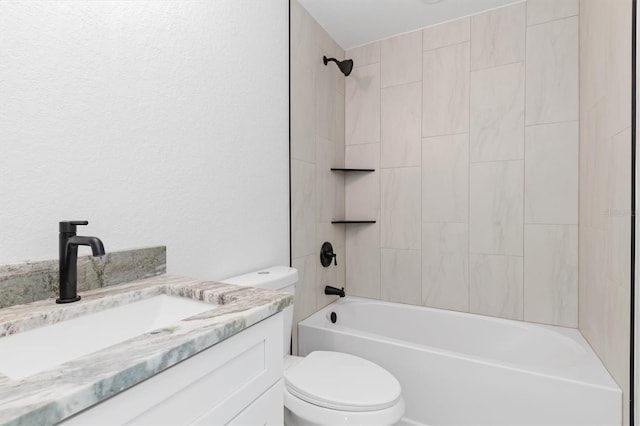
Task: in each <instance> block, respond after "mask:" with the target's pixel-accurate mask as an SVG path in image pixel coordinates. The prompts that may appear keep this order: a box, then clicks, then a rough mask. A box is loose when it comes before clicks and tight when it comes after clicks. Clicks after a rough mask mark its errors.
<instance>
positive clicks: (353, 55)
mask: <svg viewBox="0 0 640 426" xmlns="http://www.w3.org/2000/svg"><path fill="white" fill-rule="evenodd" d="M345 58H347V59H352V60H353V66H354V67H361V66H363V65H371V64H375V63H378V62H380V42H379V41H376V42H373V43H369V44H365V45H364V46H359V47H356V48H353V49H350V50H347V51H346V53H345Z"/></svg>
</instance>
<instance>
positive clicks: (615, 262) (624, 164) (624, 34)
mask: <svg viewBox="0 0 640 426" xmlns="http://www.w3.org/2000/svg"><path fill="white" fill-rule="evenodd" d="M631 6H632V2H631V0H616V1H606V2H605V1H601V0H582V1H581V2H580V231H579V232H580V272H579V274H580V331H581V332H582V334H583V335H584V336H585V338H586V339H587V340H588V341H589V343H590V344H591V346H592V347H593V348H594V349H595V351H596V352H597V353H598V355H599V356H600V359H602V362H603V363H604V364H605V366H606V367H607V369H608V370H609V372H610V373H611V375H612V376H613V377H614V379H615V380H616V382H618V385H620V387H621V388H622V391H623V392H624V397H625V400H626V399H628V396H629V395H628V391H629V385H630V383H629V336H630V335H629V333H630V324H629V323H630V312H629V310H630V262H631V258H630V246H631V218H630V215H631V211H630V209H631V33H632V32H631V18H632V10H631ZM628 408H629V407H628V404H627V403H625V404H624V413H625V414H624V422H625V424H628V422H629V416H628Z"/></svg>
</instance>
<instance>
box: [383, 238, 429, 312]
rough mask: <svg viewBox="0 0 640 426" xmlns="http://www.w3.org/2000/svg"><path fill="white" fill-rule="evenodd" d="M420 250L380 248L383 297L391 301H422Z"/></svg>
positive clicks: (415, 303)
mask: <svg viewBox="0 0 640 426" xmlns="http://www.w3.org/2000/svg"><path fill="white" fill-rule="evenodd" d="M420 262H421V258H420V250H398V249H381V250H380V271H381V272H380V276H381V280H380V287H381V297H382V299H384V300H389V301H391V302H401V303H410V304H412V305H419V304H420V303H421V292H422V289H421V280H420V274H421V266H420Z"/></svg>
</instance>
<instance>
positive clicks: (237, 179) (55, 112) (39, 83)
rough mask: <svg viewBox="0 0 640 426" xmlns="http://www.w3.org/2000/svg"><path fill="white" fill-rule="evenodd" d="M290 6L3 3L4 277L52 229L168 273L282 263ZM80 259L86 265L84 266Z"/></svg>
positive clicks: (49, 240) (215, 274) (34, 254)
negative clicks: (149, 255) (137, 252)
mask: <svg viewBox="0 0 640 426" xmlns="http://www.w3.org/2000/svg"><path fill="white" fill-rule="evenodd" d="M287 16H288V4H287V1H286V0H275V1H268V2H256V1H251V0H218V1H208V0H202V1H197V0H196V1H188V2H183V1H160V2H158V1H143V0H136V1H90V2H74V1H46V2H23V1H2V2H1V3H0V99H1V101H0V140H2V155H1V156H0V194H2V208H1V209H0V222H1V223H3V224H5V226H4V227H3V231H2V243H0V263H7V262H14V261H21V260H26V259H39V258H40V259H47V258H55V257H57V249H58V248H57V244H58V243H57V227H58V225H57V222H58V221H60V220H69V219H87V220H89V221H90V226H89V227H88V228H87V230H86V231H84V230H83V231H82V233H83V234H85V235H87V234H88V235H96V236H99V237H101V238H102V240H103V241H104V244H105V247H106V249H107V251H114V250H120V249H128V248H133V247H141V246H153V245H166V246H167V253H168V254H167V256H168V271H169V272H171V273H178V274H184V275H190V276H194V277H199V278H211V279H216V278H225V277H228V276H230V275H233V274H237V273H242V272H248V271H250V270H252V269H257V268H261V267H264V266H269V265H273V264H288V263H289V237H288V235H289V232H288V228H289V219H288V66H287V64H288V58H287V56H288V48H287V43H288V41H287V40H288V24H287ZM85 253H86V252H85Z"/></svg>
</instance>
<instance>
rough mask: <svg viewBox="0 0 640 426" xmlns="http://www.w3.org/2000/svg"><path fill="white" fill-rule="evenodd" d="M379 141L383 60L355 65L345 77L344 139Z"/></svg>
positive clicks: (364, 141)
mask: <svg viewBox="0 0 640 426" xmlns="http://www.w3.org/2000/svg"><path fill="white" fill-rule="evenodd" d="M371 142H380V64H373V65H366V66H362V67H356V66H355V65H354V68H353V71H352V72H351V75H350V76H349V78H348V79H347V80H346V94H345V143H346V144H347V145H353V144H358V143H371Z"/></svg>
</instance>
